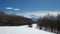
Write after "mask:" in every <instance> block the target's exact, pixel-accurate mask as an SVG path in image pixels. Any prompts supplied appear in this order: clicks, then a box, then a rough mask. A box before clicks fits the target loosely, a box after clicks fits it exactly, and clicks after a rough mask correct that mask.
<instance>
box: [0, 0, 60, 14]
mask: <svg viewBox="0 0 60 34" xmlns="http://www.w3.org/2000/svg"><path fill="white" fill-rule="evenodd" d="M9 8H10V9H9ZM16 9H17V10H16ZM0 10H4V11H5V12H9V13H12V12H15V13H25V12H37V11H39V12H40V11H43V12H45V11H50V12H51V11H60V0H0Z"/></svg>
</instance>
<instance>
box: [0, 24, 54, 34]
mask: <svg viewBox="0 0 60 34" xmlns="http://www.w3.org/2000/svg"><path fill="white" fill-rule="evenodd" d="M0 34H54V33H50V32H45V31H42V30H38V29H37V28H36V24H33V27H32V28H30V27H28V25H25V26H12V27H11V26H5V27H2V26H0Z"/></svg>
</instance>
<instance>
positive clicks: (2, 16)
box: [0, 11, 33, 26]
mask: <svg viewBox="0 0 60 34" xmlns="http://www.w3.org/2000/svg"><path fill="white" fill-rule="evenodd" d="M32 23H33V21H32V20H31V19H30V18H27V17H24V16H17V15H13V14H9V15H8V14H6V13H4V11H0V26H19V25H31V24H32Z"/></svg>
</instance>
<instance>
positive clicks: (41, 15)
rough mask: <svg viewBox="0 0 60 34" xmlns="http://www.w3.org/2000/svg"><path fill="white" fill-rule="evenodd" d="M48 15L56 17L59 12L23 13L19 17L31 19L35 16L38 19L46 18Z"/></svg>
mask: <svg viewBox="0 0 60 34" xmlns="http://www.w3.org/2000/svg"><path fill="white" fill-rule="evenodd" d="M48 13H49V14H50V15H53V16H57V14H58V13H59V14H60V12H59V11H33V12H24V13H22V14H21V15H23V16H25V17H28V18H32V16H36V17H38V18H39V17H43V16H47V15H48ZM31 15H32V16H31Z"/></svg>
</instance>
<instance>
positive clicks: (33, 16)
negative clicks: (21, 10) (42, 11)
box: [29, 14, 38, 21]
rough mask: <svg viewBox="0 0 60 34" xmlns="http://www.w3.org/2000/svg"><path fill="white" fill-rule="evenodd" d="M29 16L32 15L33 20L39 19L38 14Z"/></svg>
mask: <svg viewBox="0 0 60 34" xmlns="http://www.w3.org/2000/svg"><path fill="white" fill-rule="evenodd" d="M29 16H30V17H31V19H32V20H33V21H37V20H38V16H36V15H33V14H30V15H29Z"/></svg>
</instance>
